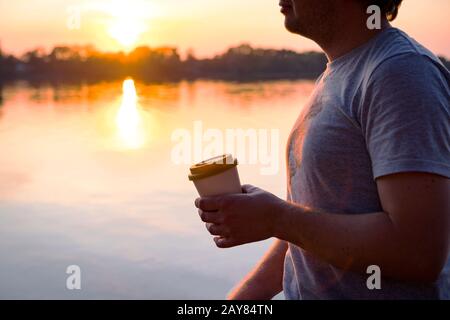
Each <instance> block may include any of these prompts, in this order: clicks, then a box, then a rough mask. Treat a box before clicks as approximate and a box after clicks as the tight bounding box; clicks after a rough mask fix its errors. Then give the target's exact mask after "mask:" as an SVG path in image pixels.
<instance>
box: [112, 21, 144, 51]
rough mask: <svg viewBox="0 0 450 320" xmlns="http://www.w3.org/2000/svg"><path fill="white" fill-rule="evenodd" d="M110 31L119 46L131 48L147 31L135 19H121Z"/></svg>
mask: <svg viewBox="0 0 450 320" xmlns="http://www.w3.org/2000/svg"><path fill="white" fill-rule="evenodd" d="M108 31H109V34H110V36H111V37H112V38H113V39H115V40H116V41H117V42H118V43H119V44H121V45H122V46H124V47H126V48H130V47H131V46H133V45H135V44H136V42H137V41H138V40H139V37H140V36H141V35H142V33H143V32H144V31H145V29H144V28H143V27H142V25H141V24H140V23H139V22H138V21H135V20H133V19H119V20H117V21H115V22H114V23H113V24H112V25H111V26H110V27H109V30H108Z"/></svg>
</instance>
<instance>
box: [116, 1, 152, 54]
mask: <svg viewBox="0 0 450 320" xmlns="http://www.w3.org/2000/svg"><path fill="white" fill-rule="evenodd" d="M108 11H109V14H110V17H111V19H110V23H109V25H108V33H109V35H110V36H111V37H112V38H113V39H114V40H116V41H117V42H118V43H119V44H120V45H122V46H123V47H125V48H127V49H129V48H130V47H131V46H133V45H135V44H136V43H137V41H139V38H140V37H141V36H142V34H143V33H144V32H145V31H146V30H147V27H146V23H145V22H146V20H147V19H148V16H147V15H148V13H149V8H148V6H145V5H144V4H142V2H138V1H114V2H112V3H110V4H109V6H108Z"/></svg>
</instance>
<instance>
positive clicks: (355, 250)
mask: <svg viewBox="0 0 450 320" xmlns="http://www.w3.org/2000/svg"><path fill="white" fill-rule="evenodd" d="M279 216H280V218H279V219H278V220H277V226H276V231H275V233H276V237H277V238H279V239H282V240H285V241H288V242H291V243H294V244H296V245H298V246H299V247H301V248H303V249H304V250H306V251H308V252H310V253H312V254H313V255H315V256H317V257H318V258H320V259H322V260H324V261H327V262H328V263H330V264H332V265H334V266H336V267H339V268H341V269H345V270H353V271H356V272H361V273H365V272H366V270H367V267H368V266H370V265H378V266H380V268H381V269H382V272H383V275H385V276H389V277H393V278H396V279H398V280H407V281H429V280H432V279H428V274H429V272H428V271H429V270H428V269H427V268H428V266H427V261H426V259H421V258H423V257H424V252H420V253H419V252H417V248H418V246H417V245H415V244H417V243H418V242H420V241H416V240H417V239H413V238H407V237H405V236H404V233H401V232H400V231H399V229H398V228H396V226H395V224H394V223H393V222H392V221H391V220H390V218H389V215H388V214H386V213H384V212H376V213H369V214H361V215H350V214H330V213H321V212H313V211H311V210H308V209H305V208H303V207H300V206H297V205H294V204H290V203H286V205H285V206H284V208H282V209H281V213H280V214H279ZM422 251H424V250H422Z"/></svg>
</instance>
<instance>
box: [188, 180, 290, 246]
mask: <svg viewBox="0 0 450 320" xmlns="http://www.w3.org/2000/svg"><path fill="white" fill-rule="evenodd" d="M242 189H243V192H244V193H242V194H232V195H224V196H217V197H207V198H206V197H204V198H198V199H196V200H195V206H196V207H197V208H198V213H199V215H200V218H201V219H202V221H204V222H205V223H206V228H207V229H208V231H209V232H210V233H211V234H212V235H214V236H216V237H214V241H215V243H216V245H217V246H218V247H219V248H230V247H234V246H238V245H242V244H246V243H250V242H256V241H261V240H265V239H268V238H271V237H273V236H274V231H275V230H274V229H275V225H276V220H277V213H278V212H279V209H280V206H281V207H282V206H284V205H285V202H284V201H283V200H281V199H280V198H278V197H276V196H275V195H273V194H271V193H269V192H266V191H264V190H261V189H259V188H257V187H254V186H250V185H244V186H243V187H242Z"/></svg>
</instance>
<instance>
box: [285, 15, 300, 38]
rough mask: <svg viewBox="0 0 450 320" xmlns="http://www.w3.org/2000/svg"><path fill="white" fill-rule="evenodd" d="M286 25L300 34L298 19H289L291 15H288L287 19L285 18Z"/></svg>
mask: <svg viewBox="0 0 450 320" xmlns="http://www.w3.org/2000/svg"><path fill="white" fill-rule="evenodd" d="M284 27H285V28H286V30H287V31H289V32H291V33H295V34H300V30H299V26H298V24H297V23H296V21H292V19H289V17H286V19H285V20H284Z"/></svg>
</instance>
